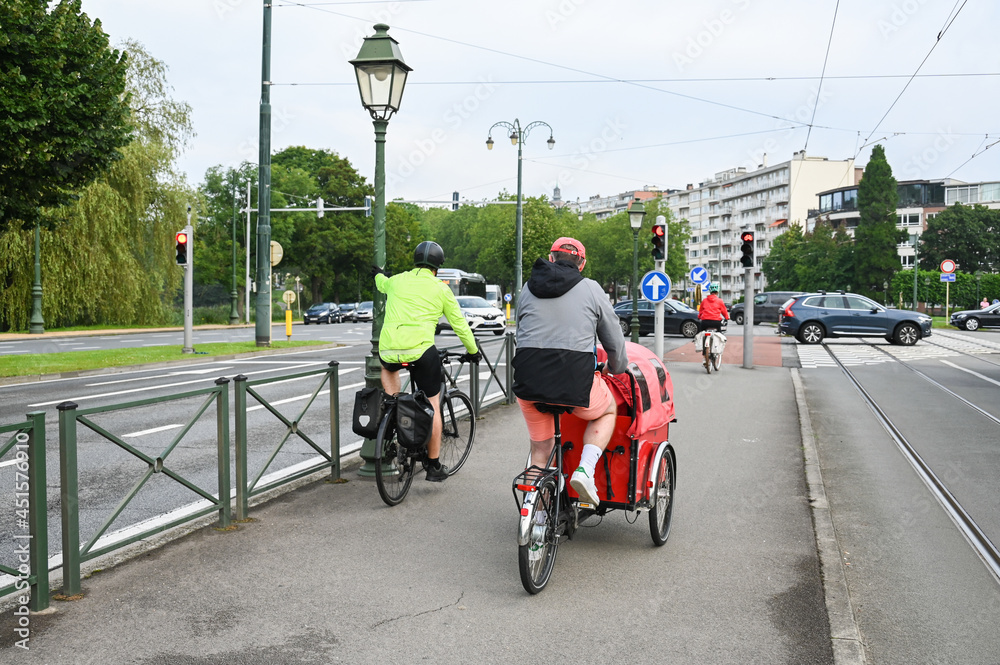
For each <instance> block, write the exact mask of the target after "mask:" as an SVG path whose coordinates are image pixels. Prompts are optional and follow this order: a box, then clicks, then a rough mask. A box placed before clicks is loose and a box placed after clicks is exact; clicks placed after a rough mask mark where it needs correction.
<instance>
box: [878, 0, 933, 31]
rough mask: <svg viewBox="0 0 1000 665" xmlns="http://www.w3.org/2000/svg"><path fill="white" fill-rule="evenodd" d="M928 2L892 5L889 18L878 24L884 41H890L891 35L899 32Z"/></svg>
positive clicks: (907, 0)
mask: <svg viewBox="0 0 1000 665" xmlns="http://www.w3.org/2000/svg"><path fill="white" fill-rule="evenodd" d="M926 2H927V0H903V2H893V3H892V4H891V5H890V10H889V16H888V18H880V19H879V20H878V21H877V22H876V25H877V26H878V31H879V32H881V33H882V39H889V36H890V35H892V34H894V33H897V32H899V31H900V29H901V28H902V27H903V26H904V25H906V24H907V23H909V22H910V19H911V18H912V17H913V16H914V15H915V14H916V13H917V12H918V11H920V8H921V7H922V6H923V5H924V4H925V3H926Z"/></svg>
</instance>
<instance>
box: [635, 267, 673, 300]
mask: <svg viewBox="0 0 1000 665" xmlns="http://www.w3.org/2000/svg"><path fill="white" fill-rule="evenodd" d="M639 290H640V291H641V292H642V297H643V298H645V299H646V300H648V301H649V302H653V303H656V302H663V301H664V300H666V299H667V296H669V295H670V278H669V277H667V274H666V273H663V272H660V271H659V270H650V271H649V272H647V273H646V274H645V275H643V276H642V281H640V282H639Z"/></svg>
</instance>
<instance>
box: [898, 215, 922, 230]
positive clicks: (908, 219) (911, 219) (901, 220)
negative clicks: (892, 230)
mask: <svg viewBox="0 0 1000 665" xmlns="http://www.w3.org/2000/svg"><path fill="white" fill-rule="evenodd" d="M896 226H898V227H900V228H903V227H906V226H920V215H919V214H918V213H909V214H906V215H896Z"/></svg>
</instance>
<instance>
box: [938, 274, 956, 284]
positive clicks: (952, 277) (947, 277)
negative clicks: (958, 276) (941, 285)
mask: <svg viewBox="0 0 1000 665" xmlns="http://www.w3.org/2000/svg"><path fill="white" fill-rule="evenodd" d="M941 281H942V282H954V281H955V273H953V272H943V273H941Z"/></svg>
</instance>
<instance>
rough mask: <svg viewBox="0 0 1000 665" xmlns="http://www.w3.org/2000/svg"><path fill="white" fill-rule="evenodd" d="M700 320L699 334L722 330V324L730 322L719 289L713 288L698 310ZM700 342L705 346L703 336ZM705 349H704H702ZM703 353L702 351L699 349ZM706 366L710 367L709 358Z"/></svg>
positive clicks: (700, 337) (699, 338) (699, 337)
mask: <svg viewBox="0 0 1000 665" xmlns="http://www.w3.org/2000/svg"><path fill="white" fill-rule="evenodd" d="M698 319H699V324H700V325H699V326H698V330H699V332H701V331H704V330H722V322H723V321H728V320H729V311H728V310H727V309H726V305H725V303H723V302H722V298H720V297H719V287H718V286H712V287H711V288H710V289H709V293H708V297H707V298H705V299H704V300H702V301H701V307H699V308H698ZM698 341H699V343H701V344H704V342H703V341H702V336H701V335H699V336H698ZM702 348H704V347H702ZM698 350H699V351H701V350H702V349H698ZM705 364H706V365H708V358H705Z"/></svg>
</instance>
